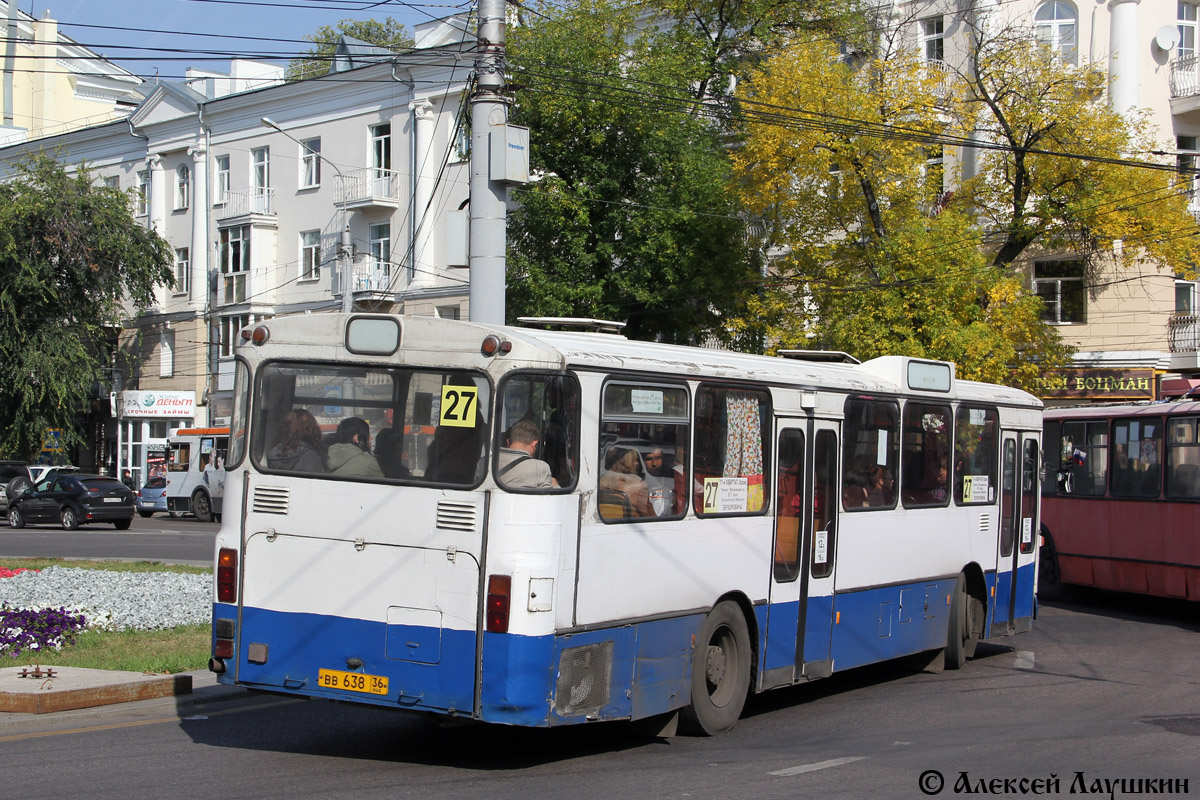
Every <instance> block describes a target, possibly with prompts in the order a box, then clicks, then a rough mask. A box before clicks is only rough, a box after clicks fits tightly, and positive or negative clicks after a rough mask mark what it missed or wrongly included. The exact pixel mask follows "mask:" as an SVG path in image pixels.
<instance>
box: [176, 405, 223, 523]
mask: <svg viewBox="0 0 1200 800" xmlns="http://www.w3.org/2000/svg"><path fill="white" fill-rule="evenodd" d="M167 446H168V448H169V452H168V455H167V511H170V512H172V513H175V514H183V513H190V514H195V515H196V518H197V519H199V520H200V521H201V522H209V521H211V520H213V519H218V520H219V519H220V518H221V508H222V505H223V504H224V498H225V452H226V450H228V449H229V428H179V429H177V430H175V431H173V432H172V433H171V435H170V436H169V437H168V439H167Z"/></svg>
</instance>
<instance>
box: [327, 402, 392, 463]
mask: <svg viewBox="0 0 1200 800" xmlns="http://www.w3.org/2000/svg"><path fill="white" fill-rule="evenodd" d="M328 461H329V471H330V472H332V473H333V474H334V475H347V476H353V477H357V478H382V477H383V470H382V469H380V468H379V461H378V460H377V459H376V458H375V456H373V455H371V426H370V425H368V424H367V421H366V420H365V419H363V418H362V417H346V418H345V419H344V420H342V421H341V422H339V423H338V427H337V442H336V443H335V444H334V445H333V446H331V447H330V448H329V456H328Z"/></svg>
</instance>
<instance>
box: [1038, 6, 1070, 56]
mask: <svg viewBox="0 0 1200 800" xmlns="http://www.w3.org/2000/svg"><path fill="white" fill-rule="evenodd" d="M1077 23H1078V17H1077V16H1076V14H1075V8H1074V7H1073V6H1072V5H1071V4H1070V3H1067V2H1064V0H1051V2H1049V3H1042V5H1041V6H1039V7H1038V10H1037V13H1036V14H1034V17H1033V30H1034V33H1035V34H1036V35H1037V38H1038V41H1039V42H1041V43H1042V44H1044V45H1046V46H1047V47H1049V48H1050V50H1051V51H1052V52H1054V53H1055V54H1056V55H1058V57H1059V58H1061V59H1062V60H1063V61H1069V62H1071V63H1072V64H1074V63H1075V59H1076V58H1077V49H1078V46H1077V44H1076V42H1077V41H1078V37H1077V35H1076V31H1077V30H1078V25H1077Z"/></svg>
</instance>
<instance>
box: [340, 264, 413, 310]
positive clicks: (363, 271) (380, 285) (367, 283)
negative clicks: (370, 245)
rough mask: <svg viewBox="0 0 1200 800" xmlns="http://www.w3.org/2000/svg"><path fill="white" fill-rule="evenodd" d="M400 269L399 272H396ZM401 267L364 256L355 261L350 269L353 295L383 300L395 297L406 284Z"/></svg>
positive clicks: (360, 297)
mask: <svg viewBox="0 0 1200 800" xmlns="http://www.w3.org/2000/svg"><path fill="white" fill-rule="evenodd" d="M397 270H399V271H400V274H398V273H397ZM403 271H404V270H403V267H400V266H398V265H396V264H392V263H386V262H381V261H376V260H375V259H373V258H370V257H368V258H364V259H361V260H358V261H356V262H355V264H354V267H353V270H352V281H353V289H354V296H355V298H356V299H359V300H383V299H387V298H392V297H395V295H396V294H397V293H398V292H400V291H402V290H403V289H404V287H405V286H407V285H408V279H407V276H405V275H404V274H403Z"/></svg>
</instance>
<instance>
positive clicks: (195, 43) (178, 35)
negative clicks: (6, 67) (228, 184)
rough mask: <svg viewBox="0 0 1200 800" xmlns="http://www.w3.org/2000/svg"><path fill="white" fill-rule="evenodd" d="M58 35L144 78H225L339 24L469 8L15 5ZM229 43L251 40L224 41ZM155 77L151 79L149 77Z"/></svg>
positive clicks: (287, 54)
mask: <svg viewBox="0 0 1200 800" xmlns="http://www.w3.org/2000/svg"><path fill="white" fill-rule="evenodd" d="M14 1H15V2H17V4H18V7H19V8H20V9H21V10H22V11H24V12H26V13H29V14H32V15H33V16H34V17H37V18H38V19H41V17H42V16H43V15H44V13H45V12H46V11H49V12H50V16H51V17H53V18H54V19H57V20H58V22H59V30H60V32H62V33H63V34H65V35H67V36H69V37H71V38H72V39H74V40H75V41H77V42H79V43H80V44H83V45H87V46H88V47H89V48H91V49H92V50H94V51H95V52H97V53H99V54H100V55H102V56H104V57H105V58H107V59H108V60H110V61H113V62H115V63H117V64H119V65H120V66H122V67H124V68H125V69H127V70H129V71H130V72H132V73H134V74H136V75H140V76H142V77H145V78H153V77H154V76H155V75H156V74H157V75H158V76H159V77H161V78H163V79H171V78H182V77H183V74H184V70H185V69H186V68H187V67H189V66H191V67H198V68H202V69H210V70H219V71H223V72H224V71H227V70H228V63H229V59H230V58H231V57H233V56H235V55H240V56H242V57H246V58H253V57H262V56H264V55H274V56H278V57H281V58H280V61H279V63H281V64H283V65H284V66H286V65H287V60H288V59H290V58H291V57H293V56H295V55H297V54H298V53H299V52H302V51H303V50H306V49H308V48H309V47H310V46H311V45H310V44H309V43H307V42H305V41H304V40H303V37H304V36H305V34H310V33H312V32H314V31H315V30H316V29H317V28H319V27H321V26H322V25H330V26H333V25H336V24H337V23H338V22H339V21H341V20H343V19H358V20H362V19H380V20H382V19H385V18H386V17H389V16H390V17H393V18H395V19H396V21H397V22H400V23H402V24H403V25H404V26H405V28H407V29H408V32H409V33H410V34H411V33H412V32H413V27H414V25H416V24H418V23H421V22H424V21H427V20H430V19H437V18H440V17H445V16H449V15H451V14H454V13H457V12H458V11H460V10H462V8H463V7H465V6H466V5H469V3H463V4H454V3H453V0H444V2H443V3H440V4H435V3H430V4H426V3H420V2H403V1H402V0H48V1H45V2H44V1H43V0H14ZM231 36H240V37H251V38H241V39H238V38H229V37H231ZM156 70H157V73H156Z"/></svg>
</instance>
